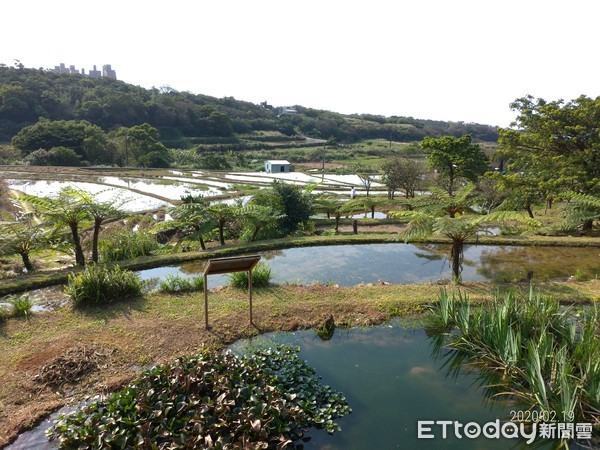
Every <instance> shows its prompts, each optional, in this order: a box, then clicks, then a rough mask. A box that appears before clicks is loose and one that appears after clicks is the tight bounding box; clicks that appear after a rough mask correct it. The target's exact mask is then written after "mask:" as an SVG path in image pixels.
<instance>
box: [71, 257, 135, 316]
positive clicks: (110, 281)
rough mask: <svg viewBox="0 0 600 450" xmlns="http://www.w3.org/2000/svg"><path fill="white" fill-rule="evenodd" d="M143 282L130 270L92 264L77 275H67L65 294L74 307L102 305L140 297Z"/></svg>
mask: <svg viewBox="0 0 600 450" xmlns="http://www.w3.org/2000/svg"><path fill="white" fill-rule="evenodd" d="M143 286H144V282H143V281H142V280H141V279H140V277H139V275H138V274H136V273H134V272H131V271H130V270H126V269H121V267H119V266H115V267H113V268H112V269H109V268H107V267H104V266H101V265H97V264H93V265H89V266H87V267H86V268H85V269H84V270H83V271H81V272H79V273H76V274H75V273H71V274H69V279H68V283H67V285H66V286H65V293H66V294H67V295H69V296H70V297H71V298H72V299H73V301H74V303H75V305H76V306H83V305H102V304H106V303H112V302H114V301H117V300H126V299H129V298H132V297H139V296H141V295H142V287H143Z"/></svg>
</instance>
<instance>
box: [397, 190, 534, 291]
mask: <svg viewBox="0 0 600 450" xmlns="http://www.w3.org/2000/svg"><path fill="white" fill-rule="evenodd" d="M474 189H475V186H474V185H472V184H468V185H466V186H464V187H462V188H461V189H460V190H459V191H458V192H457V193H456V195H454V196H451V195H449V194H448V193H447V192H446V191H444V190H443V189H438V190H432V192H433V193H432V194H431V195H428V196H424V197H428V198H425V199H423V200H420V199H419V198H418V197H417V198H416V199H415V200H416V201H417V202H416V203H417V204H416V207H417V209H415V210H413V211H390V213H389V214H390V215H391V216H394V217H397V218H400V219H406V220H408V221H409V222H408V225H407V227H406V229H405V230H404V231H403V232H401V233H400V237H401V238H402V239H403V240H404V242H411V241H415V240H422V239H428V238H430V237H445V238H447V239H449V240H450V241H451V247H450V254H449V261H450V264H451V267H452V278H453V279H454V280H455V281H457V282H459V281H460V279H461V272H462V262H463V257H464V246H465V242H466V241H467V239H469V238H471V237H473V236H475V235H476V234H477V232H478V231H479V230H481V229H482V226H483V225H485V224H497V223H499V222H507V221H518V222H522V223H525V224H526V225H528V226H530V227H539V226H540V222H539V221H537V220H535V219H530V218H527V217H525V216H523V215H522V214H519V213H516V212H511V211H494V212H492V213H490V214H486V215H466V214H463V213H466V212H468V211H469V210H470V207H469V203H470V201H469V199H471V198H473V197H471V193H472V192H473V191H474Z"/></svg>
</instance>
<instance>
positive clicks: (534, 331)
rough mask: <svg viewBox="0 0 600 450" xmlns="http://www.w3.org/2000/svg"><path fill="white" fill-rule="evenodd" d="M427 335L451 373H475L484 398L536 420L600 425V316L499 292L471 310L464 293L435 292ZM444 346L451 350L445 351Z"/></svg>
mask: <svg viewBox="0 0 600 450" xmlns="http://www.w3.org/2000/svg"><path fill="white" fill-rule="evenodd" d="M428 320H429V322H428V323H429V324H428V326H427V329H428V331H429V332H430V334H432V335H433V336H434V337H435V342H436V350H435V351H436V352H437V353H438V354H440V355H441V354H443V355H445V356H446V357H447V358H448V361H447V364H448V367H449V368H450V370H451V371H457V370H459V369H460V367H464V363H468V364H470V365H475V366H476V367H478V368H479V369H480V373H481V375H482V380H483V384H484V385H485V386H486V390H487V395H488V396H490V397H492V396H496V395H508V396H509V397H511V398H512V399H513V400H515V401H516V402H517V403H519V404H520V405H521V406H523V407H524V408H526V409H529V410H536V411H538V412H539V413H540V414H541V415H540V417H544V415H545V416H546V417H553V416H554V417H556V420H557V421H562V422H590V423H598V422H599V421H600V314H599V309H598V307H597V306H596V305H594V306H592V307H590V308H589V309H586V310H584V311H583V312H579V313H577V314H576V313H575V312H574V311H573V310H571V309H569V308H561V306H560V304H559V303H558V302H557V301H555V300H553V299H550V298H543V297H542V296H540V295H537V294H536V293H535V292H534V290H533V288H532V289H531V290H530V292H529V296H525V297H524V298H519V297H517V296H516V295H515V293H514V292H509V293H508V294H506V295H504V296H500V295H497V296H496V297H495V299H494V300H493V301H492V302H491V304H488V305H484V306H481V307H474V306H473V305H471V304H470V302H469V299H468V298H466V297H464V296H462V295H461V294H455V293H452V294H448V292H447V291H442V292H441V293H440V298H439V302H438V304H437V305H435V306H434V307H432V308H431V314H430V315H429V318H428ZM442 349H445V350H449V351H446V352H443V351H442Z"/></svg>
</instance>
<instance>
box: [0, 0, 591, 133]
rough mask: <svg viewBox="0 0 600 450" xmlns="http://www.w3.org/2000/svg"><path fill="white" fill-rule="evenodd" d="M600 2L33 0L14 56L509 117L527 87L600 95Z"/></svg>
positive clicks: (420, 109)
mask: <svg viewBox="0 0 600 450" xmlns="http://www.w3.org/2000/svg"><path fill="white" fill-rule="evenodd" d="M598 17H600V2H599V1H597V0H569V1H566V0H561V1H555V0H544V1H542V0H502V1H500V0H410V1H409V0H385V1H384V0H363V1H355V0H345V1H338V0H318V1H314V0H302V1H291V0H272V1H271V0H264V1H263V0H211V1H205V0H170V1H156V0H146V1H138V0H120V1H116V0H102V1H99V2H88V1H81V0H53V1H48V0H19V1H18V2H17V1H6V2H3V4H2V10H1V15H0V18H1V19H0V21H1V22H0V63H4V64H7V65H12V64H14V60H19V61H21V63H22V64H23V65H24V66H25V67H33V68H40V67H43V68H53V67H54V66H56V65H58V64H59V63H61V62H62V63H65V64H66V65H67V66H69V65H75V66H76V68H78V69H81V68H84V69H86V72H87V71H88V70H89V69H91V68H92V66H93V65H94V64H95V65H97V66H98V67H99V68H100V67H101V66H102V65H103V64H111V65H112V67H113V69H115V70H116V72H117V77H118V79H120V80H123V81H125V82H127V83H131V84H135V85H139V86H142V87H146V88H151V87H162V86H170V87H171V88H174V89H176V90H178V91H189V92H192V93H195V94H204V95H210V96H215V97H219V98H221V97H235V98H236V99H238V100H245V101H249V102H252V103H260V102H262V101H267V102H268V103H269V104H271V105H274V106H291V105H302V106H306V107H311V108H317V109H325V110H329V111H335V112H340V113H343V114H354V113H358V114H362V113H369V114H379V115H383V116H392V115H396V116H412V117H415V118H419V119H433V120H449V121H463V122H475V123H482V124H488V125H498V126H503V127H506V126H509V125H510V123H511V121H512V120H514V118H515V116H516V113H515V112H514V111H511V109H510V103H511V102H513V101H514V100H515V99H517V98H520V97H523V96H525V95H528V94H529V95H533V96H534V97H536V98H544V99H545V100H559V99H564V100H567V101H568V100H571V99H574V98H577V97H579V96H580V95H587V96H588V97H594V98H595V97H597V96H598V95H600V92H599V91H600V89H599V83H600V75H599V74H600V55H599V48H600V47H599V45H598V44H599V43H600V39H599V38H598V34H597V33H598V32H597V26H598V25H597V21H598Z"/></svg>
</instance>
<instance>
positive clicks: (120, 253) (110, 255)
mask: <svg viewBox="0 0 600 450" xmlns="http://www.w3.org/2000/svg"><path fill="white" fill-rule="evenodd" d="M158 247H159V244H158V242H157V241H156V236H155V235H153V234H152V233H150V232H149V231H146V230H139V231H132V230H127V231H123V230H121V229H119V230H115V231H113V232H112V233H110V234H108V235H106V237H105V238H104V239H103V240H101V241H100V243H99V244H98V249H99V251H100V259H101V260H102V261H104V262H110V261H124V260H127V259H133V258H137V257H138V256H146V255H149V254H151V253H152V252H153V251H154V250H156V249H158Z"/></svg>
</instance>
